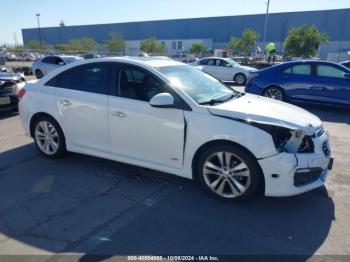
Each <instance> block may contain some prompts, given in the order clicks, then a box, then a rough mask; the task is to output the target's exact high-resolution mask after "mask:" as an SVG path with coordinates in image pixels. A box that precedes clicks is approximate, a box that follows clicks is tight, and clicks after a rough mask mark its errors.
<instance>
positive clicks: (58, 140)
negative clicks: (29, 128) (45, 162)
mask: <svg viewBox="0 0 350 262" xmlns="http://www.w3.org/2000/svg"><path fill="white" fill-rule="evenodd" d="M33 136H34V141H35V144H36V146H37V148H38V149H39V151H40V153H42V154H43V155H44V156H46V157H50V158H57V157H61V156H63V155H64V153H65V152H66V141H65V138H64V135H63V132H62V129H61V128H60V126H59V125H58V124H57V122H56V121H55V120H53V119H52V118H50V117H46V116H43V117H40V118H39V119H37V120H36V121H35V123H34V125H33Z"/></svg>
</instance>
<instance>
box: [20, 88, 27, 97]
mask: <svg viewBox="0 0 350 262" xmlns="http://www.w3.org/2000/svg"><path fill="white" fill-rule="evenodd" d="M25 93H26V90H25V89H24V88H22V89H21V90H19V91H18V99H19V100H21V99H22V97H23V96H24V94H25Z"/></svg>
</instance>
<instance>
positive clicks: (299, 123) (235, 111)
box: [19, 58, 333, 200]
mask: <svg viewBox="0 0 350 262" xmlns="http://www.w3.org/2000/svg"><path fill="white" fill-rule="evenodd" d="M20 99H21V100H20V103H19V111H20V116H21V120H22V124H23V126H24V128H25V130H26V132H27V134H28V135H29V136H31V137H33V138H34V140H35V143H36V145H37V148H38V149H39V151H40V152H41V153H42V154H43V155H45V156H47V157H52V158H54V157H59V156H62V155H63V154H64V153H65V152H66V151H72V152H77V153H83V154H88V155H93V156H97V157H102V158H107V159H111V160H116V161H120V162H125V163H129V164H134V165H139V166H143V167H146V168H151V169H155V170H159V171H163V172H167V173H172V174H175V175H179V176H182V177H186V178H190V179H197V180H198V181H200V183H201V184H202V185H203V187H204V188H205V189H206V190H207V191H208V192H209V193H210V194H212V195H213V196H216V197H219V198H222V199H229V200H240V199H244V198H246V197H248V196H250V195H252V194H253V193H254V192H255V191H256V190H257V189H258V188H259V187H262V188H264V190H265V195H267V196H290V195H296V194H300V193H303V192H306V191H309V190H312V189H315V188H317V187H320V186H322V185H323V184H324V182H325V180H326V177H327V176H328V170H329V169H331V167H332V163H333V162H332V161H333V159H332V157H331V153H330V148H329V144H328V135H327V133H326V132H325V131H324V130H323V126H322V123H321V121H320V119H319V118H317V117H316V116H314V115H312V114H310V113H308V112H307V111H305V110H303V109H300V108H298V107H295V106H292V105H289V104H285V103H283V102H279V101H274V100H271V99H268V98H264V97H258V96H254V95H248V94H244V93H238V92H236V91H234V90H232V89H230V88H228V87H226V86H225V85H223V84H222V83H221V82H219V81H218V80H216V79H215V78H213V77H211V76H209V75H208V74H204V73H203V72H201V71H200V70H198V69H196V68H194V67H192V66H190V65H185V64H182V63H179V62H176V61H171V60H164V59H154V58H103V59H92V60H86V61H81V62H77V63H74V64H69V65H67V66H64V67H62V68H60V69H58V70H56V71H54V72H51V73H49V74H48V75H46V76H45V77H43V78H42V79H40V80H39V81H37V82H36V83H29V84H27V85H26V86H25V88H24V89H22V91H21V93H20Z"/></svg>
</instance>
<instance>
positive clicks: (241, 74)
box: [193, 57, 256, 85]
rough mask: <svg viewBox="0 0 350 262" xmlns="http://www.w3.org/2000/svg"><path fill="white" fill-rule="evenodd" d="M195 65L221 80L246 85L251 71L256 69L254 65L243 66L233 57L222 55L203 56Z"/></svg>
mask: <svg viewBox="0 0 350 262" xmlns="http://www.w3.org/2000/svg"><path fill="white" fill-rule="evenodd" d="M193 65H195V66H197V67H198V68H199V69H201V70H203V71H204V72H206V73H208V74H209V75H212V76H214V77H215V78H217V79H219V80H221V81H227V82H228V81H234V82H235V83H236V84H237V85H244V84H245V83H246V80H247V78H248V76H249V72H250V71H256V69H255V68H253V67H249V66H242V65H240V64H238V63H237V62H235V61H234V60H232V59H231V58H222V57H207V58H203V59H201V60H199V61H196V62H195V63H194V64H193Z"/></svg>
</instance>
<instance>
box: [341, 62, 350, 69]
mask: <svg viewBox="0 0 350 262" xmlns="http://www.w3.org/2000/svg"><path fill="white" fill-rule="evenodd" d="M340 64H341V65H342V66H345V67H346V68H348V69H350V60H347V61H343V62H341V63H340Z"/></svg>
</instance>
